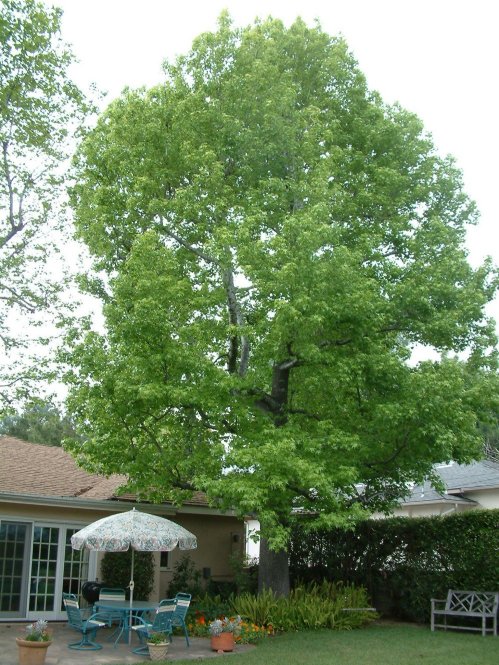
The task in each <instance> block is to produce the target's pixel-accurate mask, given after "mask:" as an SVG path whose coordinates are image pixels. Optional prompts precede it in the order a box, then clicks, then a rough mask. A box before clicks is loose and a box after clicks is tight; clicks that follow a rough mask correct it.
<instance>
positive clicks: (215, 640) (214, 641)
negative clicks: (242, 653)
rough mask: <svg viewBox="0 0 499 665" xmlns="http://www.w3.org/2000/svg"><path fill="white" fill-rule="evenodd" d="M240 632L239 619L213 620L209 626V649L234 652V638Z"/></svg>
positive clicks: (238, 617)
mask: <svg viewBox="0 0 499 665" xmlns="http://www.w3.org/2000/svg"><path fill="white" fill-rule="evenodd" d="M240 632H241V617H240V616H237V617H236V618H235V619H228V618H227V617H224V618H223V619H215V621H211V622H210V625H209V633H210V635H211V648H212V650H213V651H219V652H223V651H234V637H235V636H237V635H239V634H240Z"/></svg>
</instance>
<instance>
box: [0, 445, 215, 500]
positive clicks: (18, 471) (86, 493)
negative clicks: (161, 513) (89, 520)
mask: <svg viewBox="0 0 499 665" xmlns="http://www.w3.org/2000/svg"><path fill="white" fill-rule="evenodd" d="M125 482H126V478H125V476H120V475H112V476H110V477H109V478H106V477H104V476H100V475H97V474H91V473H87V472H86V471H84V470H83V469H80V467H78V466H77V464H76V462H75V460H74V459H73V457H71V455H70V454H69V453H67V452H66V451H65V450H63V449H62V448H59V447H56V446H45V445H41V444H38V443H29V442H28V441H23V440H21V439H16V438H14V437H12V436H0V494H2V493H3V494H5V493H9V494H26V495H33V496H43V497H68V498H69V497H78V498H80V499H94V500H107V499H116V500H120V501H136V500H137V497H136V496H135V495H134V494H129V493H128V494H123V495H121V496H118V495H117V490H118V488H119V487H120V486H122V485H124V484H125ZM185 503H186V504H187V505H198V506H201V505H202V506H206V505H207V501H206V497H205V495H204V494H203V493H202V492H196V493H194V495H193V497H192V498H191V499H189V500H188V501H186V502H185Z"/></svg>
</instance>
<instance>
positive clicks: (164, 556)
mask: <svg viewBox="0 0 499 665" xmlns="http://www.w3.org/2000/svg"><path fill="white" fill-rule="evenodd" d="M159 567H160V570H169V569H170V552H161V553H160V559H159Z"/></svg>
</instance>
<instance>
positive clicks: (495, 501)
mask: <svg viewBox="0 0 499 665" xmlns="http://www.w3.org/2000/svg"><path fill="white" fill-rule="evenodd" d="M434 471H435V473H436V474H437V475H438V476H440V480H441V481H442V483H443V485H444V487H445V491H444V492H439V491H438V490H437V489H435V488H434V487H433V485H432V484H431V482H430V481H429V480H426V481H425V482H424V483H423V484H418V485H412V487H411V494H410V495H409V496H408V497H407V498H406V499H405V500H404V501H403V502H401V503H400V505H399V507H398V508H396V509H395V510H394V511H393V515H394V516H396V517H425V516H430V515H447V514H449V513H453V512H459V511H463V510H473V509H476V508H482V509H492V508H499V462H496V461H492V460H482V461H480V462H473V463H472V464H457V463H456V462H449V463H447V464H437V465H435V467H434ZM383 517H386V516H385V515H383V514H381V513H375V514H374V515H373V518H374V519H382V518H383ZM259 528H260V524H259V522H258V521H257V520H254V519H253V520H247V521H246V555H247V556H248V557H249V558H250V559H252V560H256V559H258V556H259V554H260V546H259V543H258V542H254V541H253V540H252V539H251V535H252V534H255V533H258V530H259Z"/></svg>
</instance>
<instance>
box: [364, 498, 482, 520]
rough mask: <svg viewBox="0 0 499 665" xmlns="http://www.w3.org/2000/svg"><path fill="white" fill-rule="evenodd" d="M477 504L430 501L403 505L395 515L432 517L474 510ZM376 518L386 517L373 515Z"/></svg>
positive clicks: (395, 511)
mask: <svg viewBox="0 0 499 665" xmlns="http://www.w3.org/2000/svg"><path fill="white" fill-rule="evenodd" d="M474 508H476V506H473V505H471V504H465V503H452V502H450V501H449V502H446V503H428V504H421V505H418V504H408V505H405V506H401V507H400V508H397V509H395V510H394V511H393V513H392V515H393V517H430V516H432V515H448V514H449V513H454V512H459V513H460V512H462V511H464V510H473V509H474ZM373 517H375V518H381V517H384V515H379V514H376V515H373Z"/></svg>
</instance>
